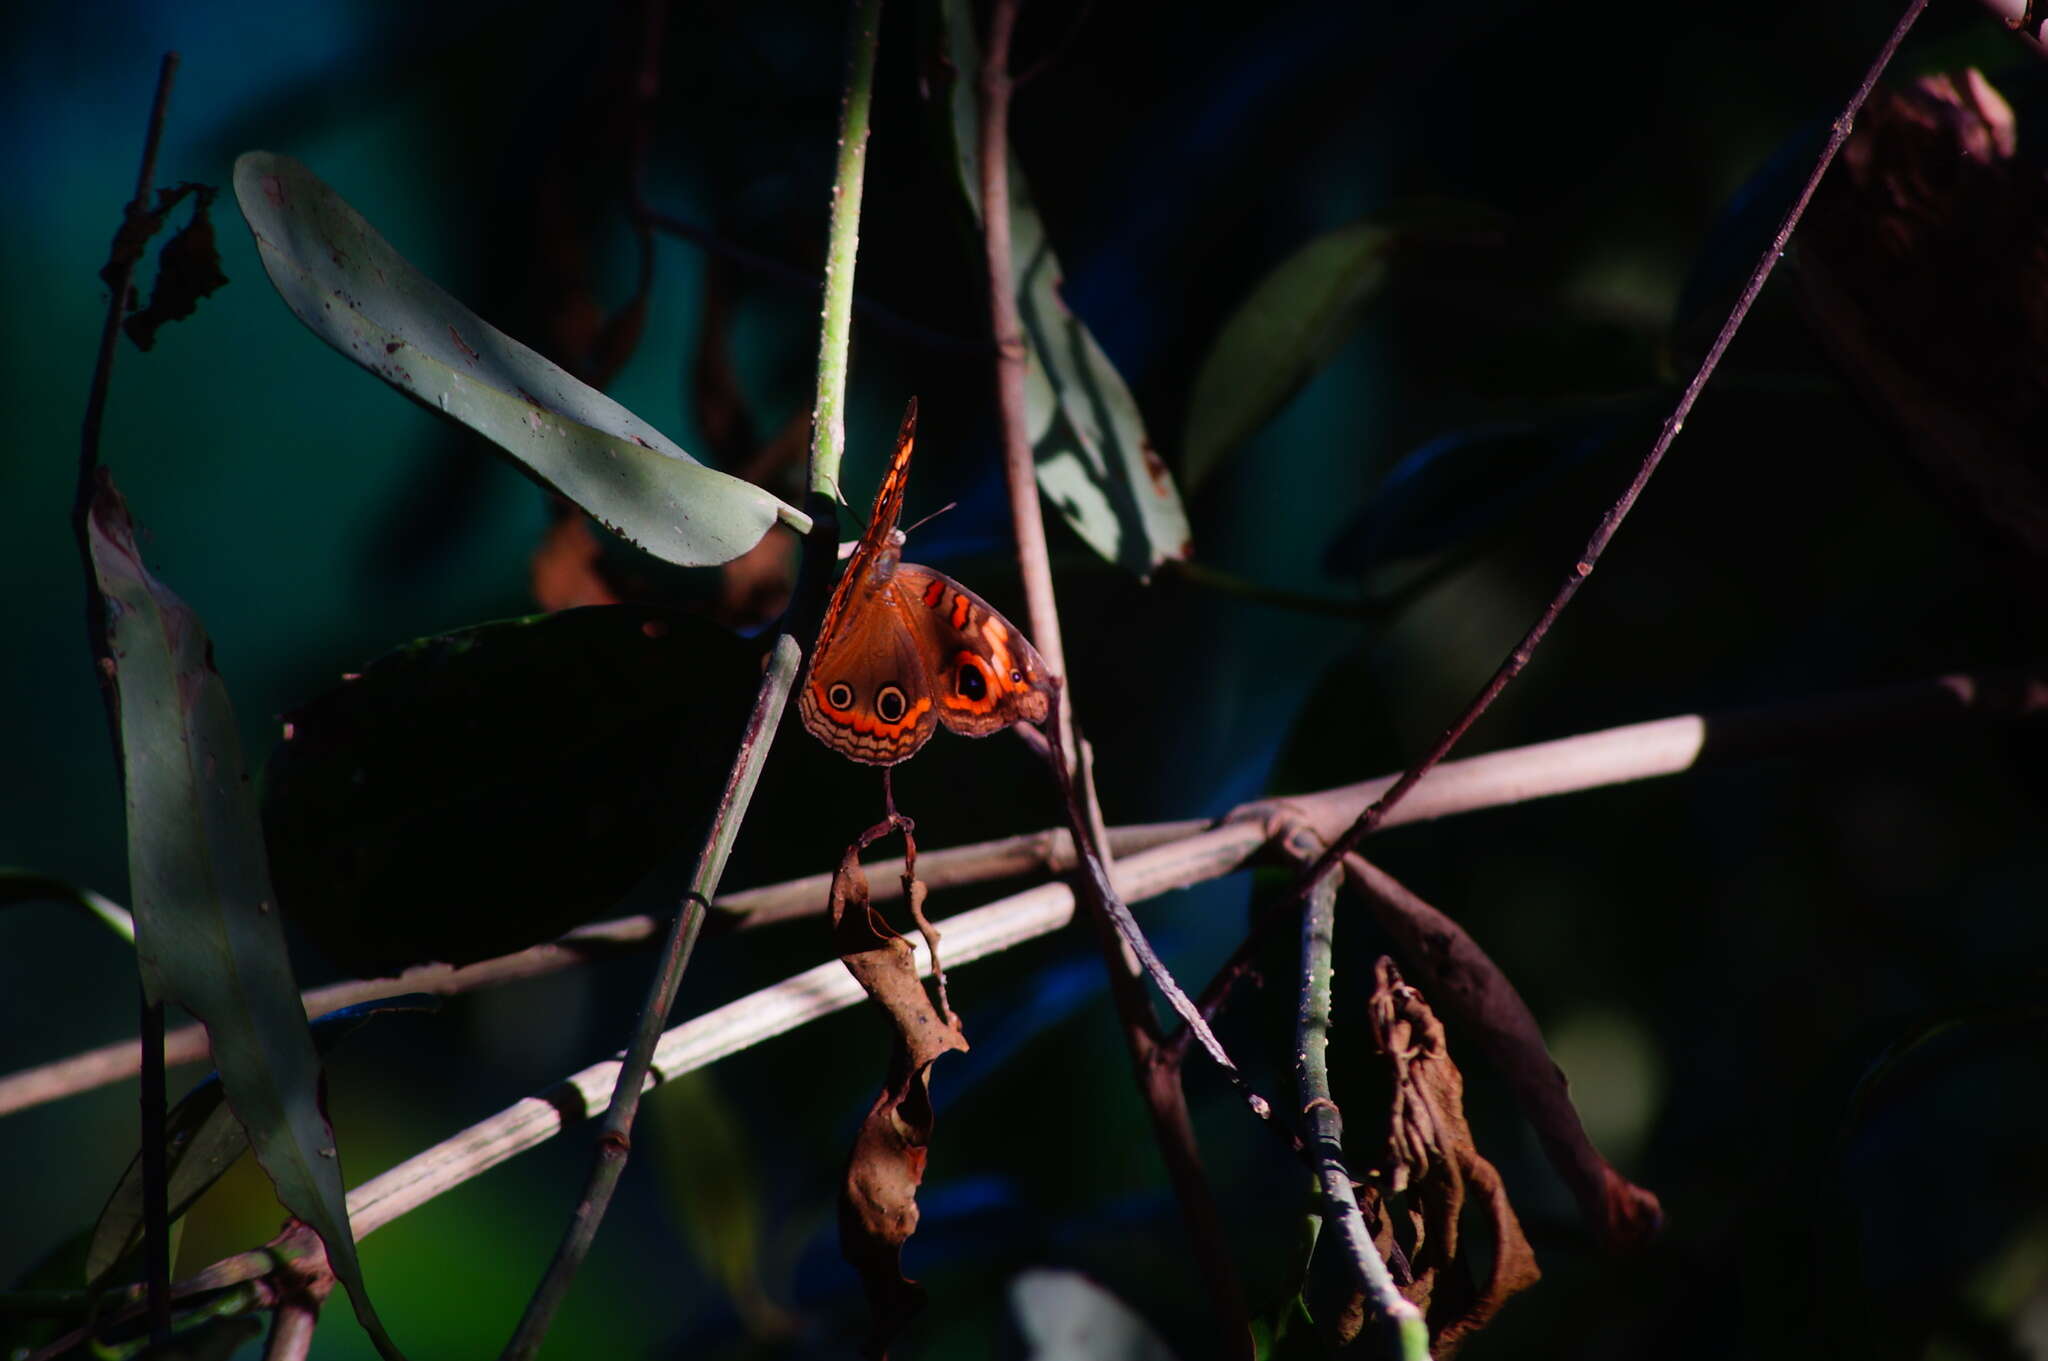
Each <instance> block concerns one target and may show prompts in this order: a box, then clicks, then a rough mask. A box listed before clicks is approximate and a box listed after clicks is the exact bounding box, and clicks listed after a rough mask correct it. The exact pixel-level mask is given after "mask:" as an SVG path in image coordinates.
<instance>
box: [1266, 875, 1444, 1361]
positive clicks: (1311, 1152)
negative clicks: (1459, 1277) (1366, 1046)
mask: <svg viewBox="0 0 2048 1361" xmlns="http://www.w3.org/2000/svg"><path fill="white" fill-rule="evenodd" d="M1336 908H1337V881H1336V880H1335V879H1325V880H1323V881H1322V882H1321V883H1318V884H1317V885H1316V886H1315V887H1314V889H1313V890H1311V891H1310V893H1309V898H1308V910H1307V911H1305V912H1304V913H1303V914H1302V918H1301V1011H1300V1013H1299V1016H1298V1018H1297V1020H1296V1023H1295V1032H1294V1033H1295V1053H1294V1074H1295V1080H1296V1082H1297V1083H1298V1084H1299V1086H1300V1089H1301V1122H1302V1128H1303V1132H1304V1134H1305V1135H1306V1146H1305V1147H1304V1148H1303V1150H1302V1153H1303V1156H1304V1158H1305V1159H1306V1160H1307V1161H1308V1164H1309V1167H1310V1170H1312V1171H1313V1172H1314V1173H1315V1176H1316V1186H1317V1189H1318V1191H1320V1193H1321V1196H1322V1200H1323V1204H1324V1207H1325V1209H1324V1222H1325V1223H1326V1224H1334V1226H1335V1227H1336V1230H1337V1233H1338V1235H1339V1237H1340V1238H1341V1239H1342V1240H1343V1243H1344V1253H1345V1257H1346V1260H1348V1261H1349V1262H1350V1263H1351V1269H1352V1273H1353V1274H1354V1275H1355V1276H1356V1277H1357V1278H1358V1285H1359V1288H1360V1289H1362V1290H1363V1291H1364V1292H1365V1294H1366V1298H1368V1299H1370V1300H1371V1301H1372V1304H1373V1309H1374V1311H1375V1312H1377V1313H1378V1314H1379V1316H1380V1317H1381V1318H1382V1319H1383V1320H1385V1321H1386V1323H1387V1325H1388V1327H1389V1328H1390V1330H1392V1331H1393V1333H1394V1335H1395V1339H1396V1345H1397V1348H1398V1354H1399V1355H1400V1356H1401V1357H1402V1358H1403V1361H1429V1329H1428V1327H1427V1326H1425V1325H1424V1323H1423V1321H1422V1313H1421V1311H1420V1310H1418V1309H1417V1308H1416V1307H1415V1305H1414V1304H1413V1303H1412V1302H1411V1301H1410V1300H1408V1299H1407V1298H1405V1297H1404V1296H1403V1295H1402V1294H1401V1292H1400V1290H1398V1289H1397V1288H1396V1287H1395V1285H1394V1277H1393V1275H1392V1273H1391V1272H1389V1271H1388V1270H1387V1264H1386V1263H1385V1262H1384V1261H1382V1260H1380V1254H1379V1250H1378V1249H1377V1248H1375V1247H1374V1246H1373V1241H1372V1234H1371V1233H1370V1232H1368V1231H1367V1229H1366V1227H1365V1215H1364V1213H1363V1212H1362V1211H1360V1209H1359V1208H1358V1197H1357V1196H1356V1195H1355V1194H1354V1193H1353V1192H1352V1189H1351V1174H1350V1173H1348V1172H1346V1171H1345V1170H1344V1116H1343V1113H1342V1112H1340V1111H1339V1110H1338V1109H1337V1103H1336V1101H1334V1100H1333V1099H1331V1095H1330V1065H1329V1057H1328V1051H1329V1045H1330V1013H1331V1002H1330V999H1331V993H1332V988H1331V984H1332V980H1333V979H1334V977H1335V974H1336V969H1335V967H1334V965H1333V964H1332V961H1331V953H1332V950H1331V947H1332V944H1333V942H1334V941H1335V939H1336V934H1337V911H1336Z"/></svg>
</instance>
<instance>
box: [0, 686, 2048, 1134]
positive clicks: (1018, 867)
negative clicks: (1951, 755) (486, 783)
mask: <svg viewBox="0 0 2048 1361" xmlns="http://www.w3.org/2000/svg"><path fill="white" fill-rule="evenodd" d="M2044 712H2048V668H2034V669H2031V670H2026V669H2022V670H2013V671H1993V672H1983V673H1979V674H1974V675H1972V674H1960V673H1959V674H1954V675H1947V676H1936V677H1933V678H1930V679H1928V680H1923V681H1914V682H1910V683H1908V684H1904V685H1895V686H1887V687H1883V688H1880V689H1873V690H1859V691H1848V692H1845V693H1841V694H1835V695H1823V696H1815V697H1811V698H1807V699H1799V700H1789V701H1784V702H1781V703H1777V704H1772V705H1766V706H1761V707H1758V708H1754V709H1745V710H1736V711H1732V712H1729V713H1721V714H1680V715H1676V716H1673V717H1670V718H1660V719H1654V720H1651V721H1650V722H1647V723H1631V724H1627V725H1624V726H1622V727H1618V728H1605V729H1601V730H1598V731H1595V732H1590V733H1581V734H1579V735H1577V736H1575V737H1565V738H1559V739H1557V740H1555V741H1550V742H1538V743H1535V744H1534V745H1531V746H1524V747H1512V748H1509V749H1507V750H1504V751H1497V752H1489V753H1487V754H1486V755H1483V756H1471V757H1466V758H1464V759H1462V760H1456V761H1446V762H1444V763H1443V764H1442V765H1440V766H1438V767H1437V769H1436V771H1435V773H1434V774H1433V775H1432V776H1431V778H1430V780H1429V782H1428V783H1427V784H1425V785H1424V786H1422V788H1421V789H1420V791H1419V792H1417V793H1416V794H1415V796H1414V797H1412V798H1409V799H1408V800H1406V801H1405V802H1403V803H1402V804H1401V806H1400V807H1399V808H1397V809H1395V810H1394V811H1393V813H1392V815H1391V816H1389V817H1388V818H1387V820H1386V821H1385V822H1383V823H1381V824H1380V825H1381V829H1382V830H1385V829H1386V828H1389V827H1396V826H1401V825H1404V824H1406V823H1410V822H1423V821H1428V820H1430V819H1433V818H1441V817H1452V816H1455V815H1457V814H1459V813H1468V812H1475V811H1479V810H1483V809H1488V808H1500V807H1505V806H1507V805H1510V804H1515V803H1522V802H1526V801H1528V800H1531V799H1539V798H1554V797H1557V796H1559V795H1564V794H1573V793H1579V792H1582V791H1585V790H1589V789H1600V788H1605V787H1607V786H1610V785H1615V784H1624V783H1628V782H1630V781H1635V780H1645V779H1654V778H1657V777H1660V776H1668V775H1677V774H1681V773H1683V772H1685V771H1688V770H1692V769H1696V768H1700V767H1707V766H1715V765H1725V764H1730V763H1732V762H1735V761H1739V760H1748V759H1751V758H1753V757H1757V756H1762V755H1769V754H1781V753H1787V752H1803V753H1809V754H1811V753H1816V752H1820V751H1825V750H1828V749H1831V748H1835V747H1845V746H1853V745H1859V744H1868V743H1870V742H1873V741H1887V740H1891V739H1895V738H1896V737H1897V736H1898V735H1899V734H1900V733H1901V732H1904V731H1913V732H1923V731H1929V730H1932V731H1936V732H1940V731H1944V730H1953V729H1957V728H1962V727H1966V726H1982V725H1983V724H1985V723H1987V722H1989V721H1992V720H2010V719H2025V718H2028V717H2033V716H2038V715H2040V714H2042V713H2044ZM1397 778H1398V777H1397V776H1393V775H1388V776H1383V777H1381V778H1379V779H1375V780H1366V781H1363V782H1361V783H1359V784H1353V785H1343V786H1339V787H1337V788H1334V789H1327V790H1322V791H1320V792H1317V793H1312V794H1302V795H1296V796H1293V797H1288V798H1280V799H1274V800H1267V801H1261V802H1258V803H1253V804H1248V805H1246V806H1245V807H1243V808H1240V809H1238V810H1237V811H1235V812H1233V813H1231V814H1230V815H1229V816H1228V817H1227V818H1226V819H1225V821H1226V822H1238V821H1248V822H1258V821H1260V820H1263V819H1265V818H1267V817H1268V816H1269V815H1270V814H1271V813H1272V812H1273V811H1275V810H1278V811H1281V812H1285V813H1288V814H1290V815H1292V816H1294V817H1296V818H1299V819H1302V820H1304V821H1306V822H1307V823H1308V824H1309V825H1310V826H1311V827H1312V828H1314V829H1315V831H1316V834H1317V835H1318V836H1325V837H1328V836H1334V835H1336V834H1337V833H1338V832H1339V831H1341V830H1342V829H1343V828H1344V827H1345V826H1347V825H1348V824H1349V823H1350V822H1351V821H1352V819H1354V818H1355V817H1356V816H1357V815H1358V813H1359V811H1360V810H1361V809H1363V808H1364V807H1366V806H1367V805H1368V804H1370V803H1371V802H1372V801H1373V800H1374V799H1376V798H1378V797H1379V796H1380V795H1381V794H1383V793H1385V792H1386V790H1387V789H1388V788H1389V787H1390V786H1391V785H1392V784H1393V783H1394V781H1395V779H1397ZM1216 825H1217V824H1215V823H1213V822H1210V821H1208V820H1191V821H1186V822H1165V823H1151V824H1141V825H1137V826H1132V827H1113V828H1111V829H1110V831H1109V839H1110V844H1111V846H1112V847H1113V848H1114V849H1115V851H1116V852H1117V854H1118V855H1119V856H1127V855H1131V854H1134V853H1136V852H1138V851H1143V850H1149V849H1152V848H1154V847H1159V846H1165V845H1169V844H1173V843H1178V842H1182V841H1186V840H1188V839H1190V838H1193V837H1195V836H1196V835H1197V834H1200V833H1203V832H1206V831H1208V830H1210V829H1211V828H1213V827H1214V826H1216ZM917 864H918V875H919V877H920V878H922V879H924V880H925V882H926V883H927V884H929V885H930V886H931V887H933V888H950V887H961V886H965V885H969V884H978V883H986V882H989V881H991V880H995V879H1003V878H1012V877H1016V876H1019V875H1023V874H1026V873H1029V872H1031V871H1033V870H1052V871H1061V870H1067V869H1071V868H1073V867H1074V865H1075V864H1076V860H1075V858H1074V852H1073V838H1072V833H1071V832H1069V831H1068V830H1067V829H1065V828H1056V829H1048V830H1045V831H1039V832H1027V833H1024V834H1022V835H1019V836H1012V837H1004V838H1001V839H999V840H996V841H986V842H980V843H977V844H974V845H969V846H952V847H948V848H947V849H945V850H940V851H924V852H921V853H920V854H919V855H918V861H917ZM875 872H876V874H877V875H878V876H880V877H878V879H877V882H876V883H875V885H874V890H873V892H874V898H875V901H877V902H881V901H885V900H887V899H888V898H889V897H890V896H892V895H894V894H895V893H897V892H899V891H900V890H899V889H898V888H897V887H896V886H895V881H896V877H897V876H898V875H900V874H901V864H900V862H897V861H886V862H878V863H877V865H876V866H875ZM1223 872H1225V871H1223V870H1220V869H1219V870H1218V871H1217V873H1223ZM829 882H830V876H829V875H809V876H805V877H803V878H799V879H791V880H788V881H786V882H783V883H779V884H768V885H764V886H762V887H760V888H752V889H744V890H741V891H740V892H737V893H733V894H730V895H725V896H722V897H719V898H718V899H716V900H715V903H714V907H715V909H716V911H717V912H718V913H719V915H720V917H721V919H722V920H723V921H724V922H725V923H729V924H730V925H731V926H733V927H737V928H738V929H743V930H744V929H749V928H752V927H754V926H759V925H768V924H772V923H775V922H781V921H786V920H789V919H790V918H793V917H797V916H803V915H809V914H814V913H816V912H818V911H820V910H821V905H822V904H823V902H824V901H825V890H826V888H827V887H828V885H829ZM1119 882H1121V880H1119ZM1286 920H1288V921H1292V920H1293V915H1292V914H1291V913H1290V914H1287V915H1286ZM661 925H662V923H661V922H660V921H658V920H656V919H655V918H654V917H652V916H635V917H621V918H619V919H617V920H614V921H607V922H595V923H592V924H591V925H589V926H584V927H579V928H578V929H576V930H575V931H572V932H570V933H569V934H568V935H566V936H564V937H562V938H561V939H560V940H557V941H550V942H548V943H547V944H544V945H535V946H532V947H530V948H528V949H525V950H520V951H516V952H514V953H512V954H509V955H502V956H500V957H498V958H496V959H486V960H481V961H479V962H477V963H475V964H467V965H464V966H462V967H460V968H455V967H452V966H450V965H446V964H429V965H422V966H420V967H418V968H415V969H410V970H408V971H406V972H405V973H403V974H401V975H399V976H397V977H395V978H378V979H366V980H357V981H353V982H347V983H336V984H332V985H330V986H328V987H324V988H315V989H312V990H310V991H308V992H307V993H306V994H305V1004H306V1011H307V1014H308V1015H313V1016H317V1015H321V1014H324V1013H326V1012H329V1011H333V1010H334V1009H336V1008H337V1007H344V1006H352V1005H354V1004H355V1003H357V1002H366V1001H370V1000H373V999H375V998H379V997H391V996H395V995H397V994H399V993H406V992H430V993H434V994H436V995H438V996H443V997H452V996H455V995H457V994H459V993H464V992H470V991H474V990H476V989H478V988H486V987H495V986H497V985H499V984H501V983H508V982H514V981H517V980H519V979H525V978H535V977H539V976H541V975H544V974H550V973H554V972H556V971H558V970H561V969H567V968H574V967H576V966H578V965H580V964H583V963H587V962H589V961H592V960H598V959H607V958H611V957H612V956H614V955H618V954H622V953H625V952H628V951H634V950H639V949H643V948H645V947H646V945H647V943H648V942H649V941H650V940H651V939H653V938H654V937H655V936H656V935H657V934H658V933H659V931H660V928H661ZM1258 938H1259V939H1263V937H1258ZM164 1047H165V1052H166V1055H167V1058H168V1061H169V1062H170V1063H171V1064H173V1065H175V1064H181V1063H192V1062H196V1061H198V1060H201V1059H204V1058H205V1057H206V1032H205V1031H204V1030H203V1029H201V1028H200V1027H198V1026H187V1027H184V1028H181V1029H179V1030H176V1031H173V1032H171V1034H170V1035H169V1036H168V1037H167V1038H166V1040H165V1046H164ZM139 1062H140V1049H139V1048H138V1046H137V1044H136V1042H135V1041H134V1040H126V1041H122V1042H118V1043H115V1044H110V1045H105V1046H102V1047H101V1048H98V1049H90V1050H86V1051H85V1052H83V1053H80V1054H75V1055H72V1056H71V1057H69V1058H64V1059H58V1060H55V1061H54V1062H51V1063H46V1064H42V1065H40V1066H38V1067H35V1068H29V1069H24V1070H22V1071H20V1072H16V1073H10V1074H7V1075H6V1076H4V1077H0V1116H4V1115H9V1114H12V1113H13V1112H15V1111H20V1110H26V1109H28V1108H29V1107H31V1106H37V1105H41V1104H43V1103H45V1102H49V1101H55V1100H59V1099H61V1098H63V1097H67V1096H74V1095H77V1094H78V1093H80V1092H85V1091H91V1090H93V1089H94V1088H96V1087H103V1086H105V1085H107V1084H108V1083H111V1082H118V1081H120V1080H122V1079H123V1078H127V1077H131V1076H133V1075H134V1074H135V1072H136V1070H137V1066H138V1064H139Z"/></svg>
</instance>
